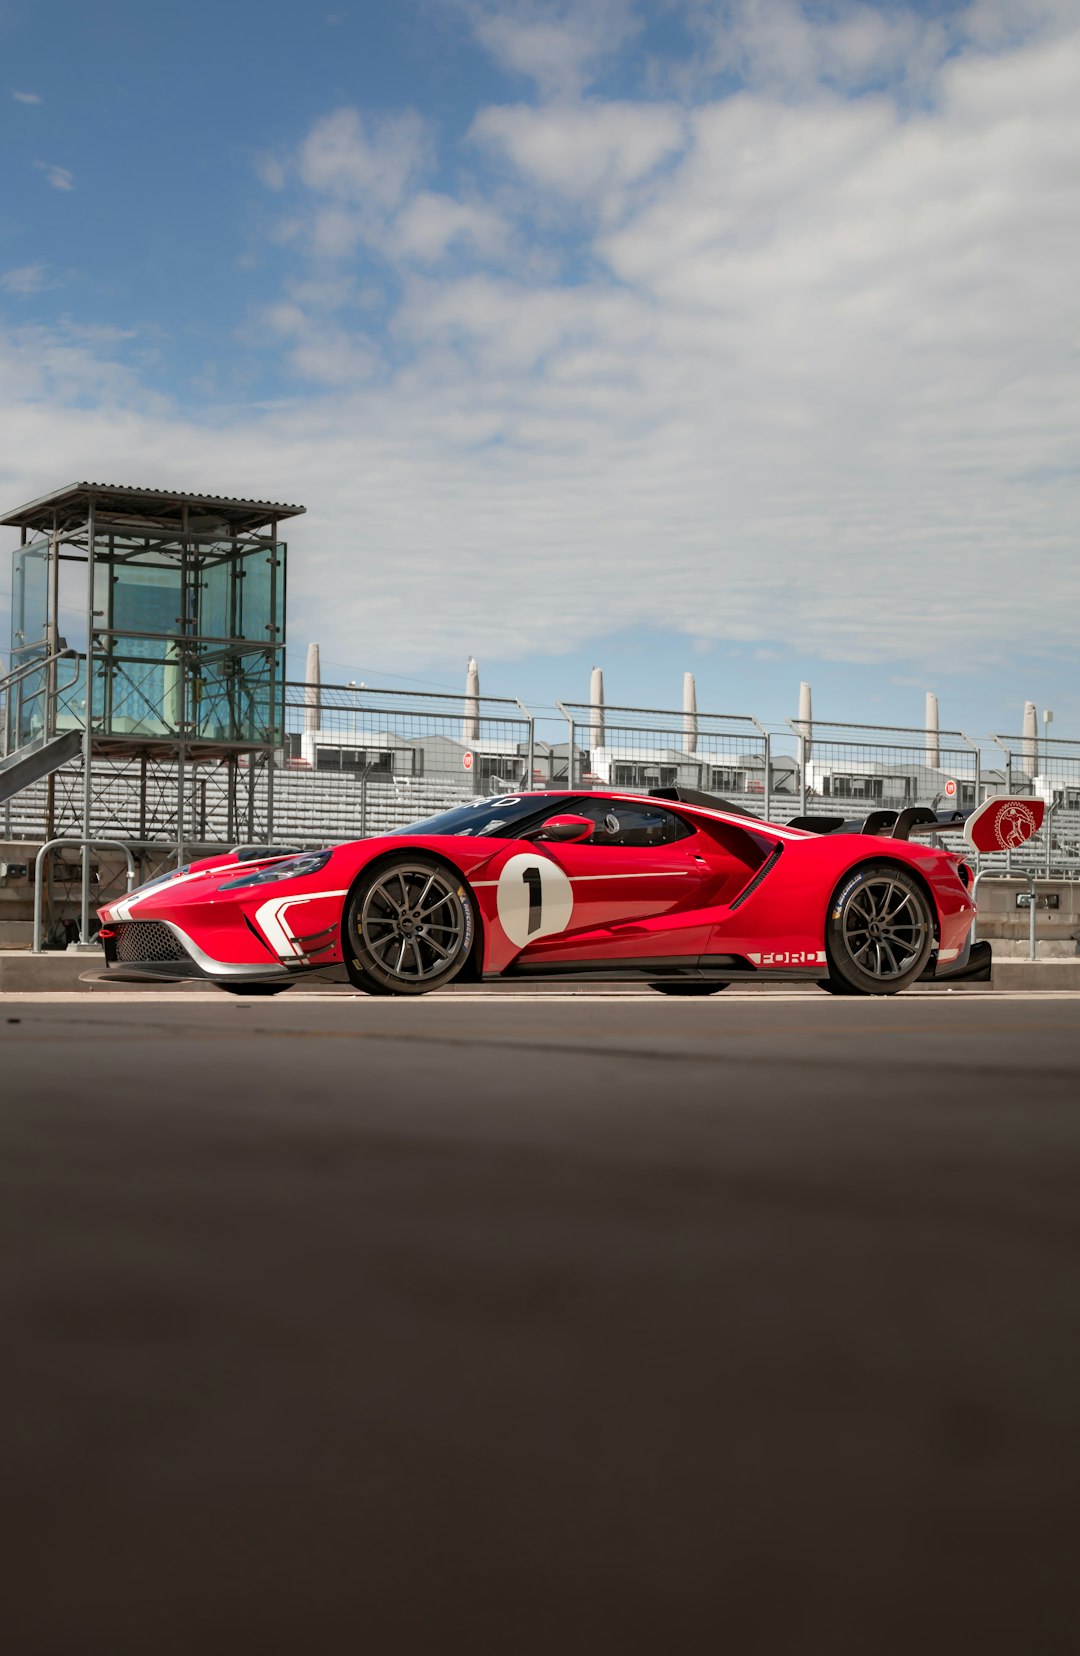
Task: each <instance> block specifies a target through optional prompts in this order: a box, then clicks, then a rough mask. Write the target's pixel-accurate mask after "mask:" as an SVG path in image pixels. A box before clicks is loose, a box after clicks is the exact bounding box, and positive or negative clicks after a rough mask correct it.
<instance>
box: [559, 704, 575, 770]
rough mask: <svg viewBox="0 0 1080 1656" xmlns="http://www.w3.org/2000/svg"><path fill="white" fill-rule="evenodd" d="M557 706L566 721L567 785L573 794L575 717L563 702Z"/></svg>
mask: <svg viewBox="0 0 1080 1656" xmlns="http://www.w3.org/2000/svg"><path fill="white" fill-rule="evenodd" d="M555 706H556V707H557V708H558V709H559V712H560V713H561V714H562V716H563V718H564V719H565V720H566V729H567V747H566V785H567V788H568V789H569V790H570V792H571V793H573V791H574V788H575V787H576V785H577V784H576V781H575V778H574V768H575V767H574V715H573V714H572V713H568V712H567V710H566V708H565V707H564V706H563V704H562V702H561V701H556V703H555Z"/></svg>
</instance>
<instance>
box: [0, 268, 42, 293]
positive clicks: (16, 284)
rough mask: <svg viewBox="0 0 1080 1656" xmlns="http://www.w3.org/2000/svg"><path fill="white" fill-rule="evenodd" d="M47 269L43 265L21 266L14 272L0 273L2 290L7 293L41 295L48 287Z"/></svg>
mask: <svg viewBox="0 0 1080 1656" xmlns="http://www.w3.org/2000/svg"><path fill="white" fill-rule="evenodd" d="M46 269H47V267H46V266H45V265H43V264H34V265H19V266H17V267H16V268H15V269H14V270H5V271H3V272H0V288H3V289H4V291H5V292H6V293H20V294H31V293H40V292H41V290H42V288H43V287H46V286H48V282H47V277H46Z"/></svg>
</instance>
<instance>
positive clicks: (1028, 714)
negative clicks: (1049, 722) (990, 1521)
mask: <svg viewBox="0 0 1080 1656" xmlns="http://www.w3.org/2000/svg"><path fill="white" fill-rule="evenodd" d="M1020 762H1021V764H1022V765H1023V767H1024V770H1025V772H1026V773H1027V775H1028V776H1034V775H1035V774H1036V772H1037V771H1038V769H1039V715H1038V713H1037V712H1036V710H1035V703H1034V702H1025V703H1024V740H1023V744H1022V746H1021V749H1020Z"/></svg>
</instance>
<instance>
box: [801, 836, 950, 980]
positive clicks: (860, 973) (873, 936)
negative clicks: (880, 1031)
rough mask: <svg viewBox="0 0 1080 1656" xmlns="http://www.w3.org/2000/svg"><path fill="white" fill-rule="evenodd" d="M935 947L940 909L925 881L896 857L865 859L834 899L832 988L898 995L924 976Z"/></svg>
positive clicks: (828, 947) (828, 930)
mask: <svg viewBox="0 0 1080 1656" xmlns="http://www.w3.org/2000/svg"><path fill="white" fill-rule="evenodd" d="M933 947H934V915H933V911H932V909H931V906H930V903H929V900H928V899H927V896H926V893H925V892H924V890H923V888H922V886H921V885H920V884H919V882H918V881H917V880H916V879H915V878H914V876H913V875H911V874H909V873H908V872H907V871H906V870H905V869H903V868H900V867H898V866H897V865H896V864H895V863H882V862H876V863H863V864H861V865H860V866H859V867H858V868H853V869H851V870H850V871H849V872H848V873H847V874H846V875H845V876H844V878H843V879H842V880H841V882H840V884H839V885H838V886H837V888H836V890H835V892H834V893H833V895H832V897H831V899H830V901H829V917H828V920H827V922H826V925H825V952H826V954H827V956H828V960H829V992H830V993H831V994H840V995H895V994H897V993H898V992H899V991H900V990H901V989H906V988H907V987H908V985H909V984H910V983H914V982H915V980H916V979H917V978H919V977H921V976H922V973H923V972H924V970H925V969H926V963H927V961H928V960H929V958H930V953H931V950H932V949H933Z"/></svg>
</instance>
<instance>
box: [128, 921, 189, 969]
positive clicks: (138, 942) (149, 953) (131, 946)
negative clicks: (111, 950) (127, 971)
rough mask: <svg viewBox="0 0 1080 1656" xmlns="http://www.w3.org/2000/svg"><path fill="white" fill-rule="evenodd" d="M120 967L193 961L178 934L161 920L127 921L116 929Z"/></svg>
mask: <svg viewBox="0 0 1080 1656" xmlns="http://www.w3.org/2000/svg"><path fill="white" fill-rule="evenodd" d="M113 930H114V932H115V934H116V939H115V947H116V959H117V962H118V963H122V964H123V965H125V966H138V965H167V964H168V963H169V962H170V961H173V960H183V961H190V956H189V954H188V952H187V950H186V949H185V948H184V945H183V944H182V943H181V942H180V940H179V938H178V937H177V936H176V934H175V933H174V932H172V931H170V929H169V927H168V926H166V925H164V924H163V922H162V921H160V920H125V921H123V922H121V924H119V925H116V926H114V927H113Z"/></svg>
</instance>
